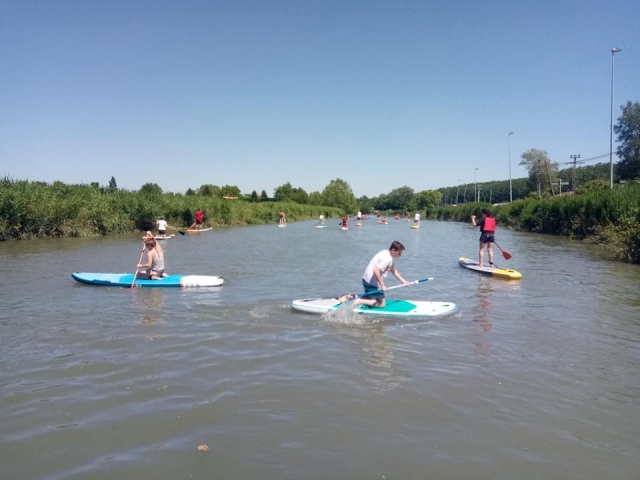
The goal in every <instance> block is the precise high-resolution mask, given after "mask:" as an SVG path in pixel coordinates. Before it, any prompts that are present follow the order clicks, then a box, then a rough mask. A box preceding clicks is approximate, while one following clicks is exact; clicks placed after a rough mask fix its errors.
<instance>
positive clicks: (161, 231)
mask: <svg viewBox="0 0 640 480" xmlns="http://www.w3.org/2000/svg"><path fill="white" fill-rule="evenodd" d="M156 225H158V236H160V237H164V236H165V235H166V234H167V227H168V226H169V224H168V223H167V222H166V220H165V219H164V217H160V220H158V221H157V222H156Z"/></svg>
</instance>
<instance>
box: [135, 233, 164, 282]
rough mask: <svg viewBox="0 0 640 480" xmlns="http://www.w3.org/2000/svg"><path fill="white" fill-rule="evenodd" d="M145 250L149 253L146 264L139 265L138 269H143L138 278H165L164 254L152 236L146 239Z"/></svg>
mask: <svg viewBox="0 0 640 480" xmlns="http://www.w3.org/2000/svg"><path fill="white" fill-rule="evenodd" d="M144 248H145V249H146V251H147V261H146V263H138V265H136V267H137V268H138V269H143V270H140V271H139V272H138V275H137V276H138V278H146V279H149V280H160V279H162V277H163V276H164V252H163V251H162V247H161V246H160V245H158V242H156V239H155V238H153V237H152V236H147V237H144Z"/></svg>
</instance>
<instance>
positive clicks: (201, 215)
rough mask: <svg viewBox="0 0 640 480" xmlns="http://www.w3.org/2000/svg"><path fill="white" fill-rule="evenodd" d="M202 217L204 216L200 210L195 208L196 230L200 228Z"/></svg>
mask: <svg viewBox="0 0 640 480" xmlns="http://www.w3.org/2000/svg"><path fill="white" fill-rule="evenodd" d="M202 217H204V213H203V212H202V210H200V209H198V210H196V230H200V229H201V228H202Z"/></svg>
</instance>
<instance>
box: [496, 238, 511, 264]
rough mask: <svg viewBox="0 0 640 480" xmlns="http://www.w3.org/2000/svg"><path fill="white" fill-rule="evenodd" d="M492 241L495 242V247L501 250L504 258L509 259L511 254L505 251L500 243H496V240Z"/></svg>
mask: <svg viewBox="0 0 640 480" xmlns="http://www.w3.org/2000/svg"><path fill="white" fill-rule="evenodd" d="M493 243H495V244H496V247H498V248H499V249H500V251H501V252H502V256H503V257H504V259H505V260H509V259H510V258H511V254H510V253H509V252H505V251H504V250H503V249H502V247H501V246H500V245H498V242H496V241H494V242H493Z"/></svg>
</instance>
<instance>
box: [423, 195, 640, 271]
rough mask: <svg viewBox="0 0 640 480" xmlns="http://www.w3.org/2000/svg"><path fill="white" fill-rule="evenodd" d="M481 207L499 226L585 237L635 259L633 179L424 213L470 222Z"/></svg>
mask: <svg viewBox="0 0 640 480" xmlns="http://www.w3.org/2000/svg"><path fill="white" fill-rule="evenodd" d="M483 208H489V209H490V210H491V211H492V212H493V213H494V215H495V217H496V219H497V221H498V224H499V225H500V226H502V227H509V228H512V229H514V230H521V231H526V232H535V233H546V234H551V235H563V236H568V237H571V238H577V239H581V240H589V241H592V242H595V243H598V244H600V245H603V247H606V249H607V250H608V251H609V252H610V253H611V254H612V255H613V257H614V258H615V259H617V260H622V261H625V262H631V263H640V186H638V185H630V186H628V187H624V188H614V189H606V190H599V191H595V192H589V193H585V194H582V195H572V196H563V197H547V198H543V199H537V198H536V199H534V198H530V199H526V200H518V201H515V202H513V203H508V204H504V205H497V206H492V205H490V204H488V203H467V204H463V205H458V206H447V207H436V208H434V209H431V210H428V211H427V218H433V219H438V220H452V221H460V222H469V221H470V220H469V217H470V216H471V215H472V214H475V215H479V214H480V211H481V210H482V209H483Z"/></svg>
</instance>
